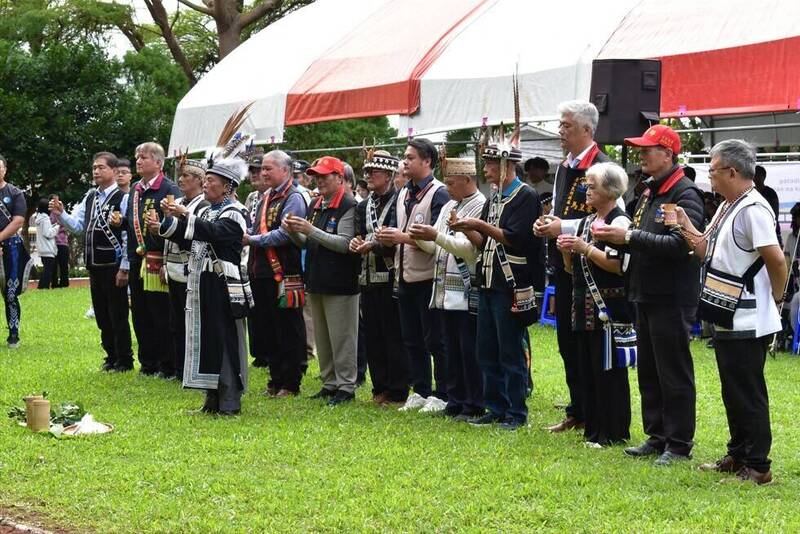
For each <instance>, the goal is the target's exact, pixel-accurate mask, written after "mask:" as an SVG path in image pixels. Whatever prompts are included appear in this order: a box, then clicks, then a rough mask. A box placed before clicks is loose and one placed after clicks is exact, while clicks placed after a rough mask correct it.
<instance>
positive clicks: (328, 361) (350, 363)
mask: <svg viewBox="0 0 800 534" xmlns="http://www.w3.org/2000/svg"><path fill="white" fill-rule="evenodd" d="M307 172H308V175H309V176H313V177H315V178H316V180H317V188H318V189H319V196H318V197H317V198H316V199H315V200H314V201H313V203H312V204H311V206H310V207H309V217H308V219H301V218H299V217H293V216H291V215H290V216H289V217H287V218H286V219H285V220H284V221H283V228H284V229H285V230H287V231H289V232H292V236H293V238H295V239H297V240H298V241H299V242H301V243H304V244H305V247H306V251H307V254H306V265H305V276H304V279H305V284H306V289H307V290H308V296H309V299H310V301H311V315H312V317H313V320H314V326H315V328H314V339H315V341H316V346H317V357H318V358H319V370H320V374H321V375H322V389H320V391H319V392H318V393H317V394H316V395H314V396H313V397H312V398H320V399H326V400H327V401H328V405H329V406H336V405H338V404H341V403H343V402H348V401H351V400H353V399H354V398H355V389H356V376H357V370H356V342H357V338H358V271H359V266H360V264H361V258H360V257H359V256H357V255H356V254H353V253H351V252H350V250H349V247H350V240H351V239H353V237H355V222H354V220H355V207H356V201H355V198H353V195H352V194H350V193H349V192H348V191H347V188H346V186H345V185H344V183H343V181H342V179H343V176H344V174H345V170H344V165H343V164H342V162H341V160H339V159H337V158H334V157H332V156H324V157H321V158H320V159H318V160H317V161H316V163H315V164H314V166H313V167H311V168H309V169H308V171H307Z"/></svg>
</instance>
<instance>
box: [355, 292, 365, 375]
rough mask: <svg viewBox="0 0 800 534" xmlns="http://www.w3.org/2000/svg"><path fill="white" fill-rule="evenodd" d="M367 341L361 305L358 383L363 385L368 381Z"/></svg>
mask: <svg viewBox="0 0 800 534" xmlns="http://www.w3.org/2000/svg"><path fill="white" fill-rule="evenodd" d="M367 364H368V362H367V341H366V334H365V333H364V315H363V313H362V312H361V307H360V305H359V312H358V337H357V338H356V383H357V384H363V383H364V381H365V380H366V379H367Z"/></svg>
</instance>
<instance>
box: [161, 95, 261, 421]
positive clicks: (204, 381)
mask: <svg viewBox="0 0 800 534" xmlns="http://www.w3.org/2000/svg"><path fill="white" fill-rule="evenodd" d="M247 109H248V108H247V107H246V108H245V109H244V111H241V112H239V113H238V114H235V115H234V116H233V117H231V119H229V121H228V123H227V124H226V126H225V128H224V129H223V132H222V134H221V135H220V140H219V142H218V145H220V146H218V148H216V149H215V150H214V151H213V152H212V153H211V154H210V156H209V157H208V161H207V165H208V171H207V173H206V176H205V181H204V183H203V195H204V197H205V200H206V201H207V202H208V203H209V205H208V206H205V207H203V208H200V209H199V210H198V211H197V214H193V213H192V212H191V210H190V209H189V207H188V206H187V205H184V204H183V203H177V202H170V201H169V200H168V199H166V198H165V199H164V200H162V201H161V208H162V209H163V210H164V213H165V215H166V217H165V218H164V220H163V221H162V222H161V225H160V227H159V234H160V235H162V236H163V237H165V238H167V239H171V240H177V239H183V240H185V241H186V242H188V243H190V251H191V252H190V254H189V263H188V269H187V271H188V276H187V284H186V359H185V367H184V372H183V386H184V387H186V388H194V389H203V390H205V391H206V400H205V403H204V404H203V407H202V408H201V411H203V412H206V413H216V414H220V415H235V414H238V413H239V411H240V410H241V398H242V394H243V393H244V390H245V388H246V386H247V349H246V341H245V337H246V332H245V330H246V329H245V325H244V317H245V316H246V315H247V314H248V313H249V310H250V309H251V307H252V295H251V294H250V285H249V282H248V280H247V274H246V269H245V267H244V266H243V265H242V263H243V262H242V257H243V254H242V248H243V247H242V237H243V236H244V234H245V232H246V231H247V214H246V211H245V208H244V206H243V205H241V204H240V203H238V202H236V201H235V200H233V198H234V193H235V191H236V187H237V186H238V185H239V184H240V183H241V181H242V180H244V178H245V177H246V176H247V162H246V161H245V160H244V159H243V158H241V157H240V154H241V153H242V152H243V151H244V149H245V147H246V146H247V144H248V143H249V141H250V137H249V136H244V135H242V134H240V133H236V130H237V129H238V128H239V127H240V126H241V123H242V122H243V120H244V118H245V117H246V112H247Z"/></svg>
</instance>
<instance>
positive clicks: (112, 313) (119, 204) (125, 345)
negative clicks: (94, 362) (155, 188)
mask: <svg viewBox="0 0 800 534" xmlns="http://www.w3.org/2000/svg"><path fill="white" fill-rule="evenodd" d="M116 175H117V158H116V156H114V154H111V153H110V152H100V153H98V154H95V155H94V161H93V163H92V176H93V177H94V183H95V185H96V186H97V187H95V188H92V189H90V190H89V192H88V193H86V195H85V196H84V197H83V200H82V201H81V202H80V204H78V205H77V206H76V207H75V210H74V211H73V212H72V215H70V214H68V213H66V212H65V211H64V205H63V204H62V203H61V201H59V200H58V199H55V198H54V199H52V200H50V211H51V212H52V213H54V214H55V215H56V216H57V217H58V220H59V222H60V223H61V224H62V225H64V226H65V227H66V228H67V229H69V231H70V232H72V233H74V234H85V235H86V238H85V240H84V242H85V246H84V254H85V258H86V268H87V270H88V271H89V288H90V290H91V296H92V307H93V308H94V318H95V321H97V327H98V328H99V329H100V341H101V344H102V346H103V350H104V351H105V352H106V358H105V361H104V362H103V366H102V370H103V371H130V370H131V369H133V352H132V351H131V330H130V327H129V326H128V291H127V287H126V286H125V285H124V284H121V285H118V284H117V283H116V280H117V274H118V272H119V269H120V262H121V260H122V256H123V254H124V251H125V247H126V241H125V239H126V236H125V234H124V233H123V232H122V229H121V228H120V227H119V226H116V227H115V226H112V225H110V224H109V220H110V219H112V218H116V217H124V216H125V213H126V210H127V198H126V195H125V193H124V192H123V191H122V190H121V189H120V188H119V186H118V184H117V181H116Z"/></svg>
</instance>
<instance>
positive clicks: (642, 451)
mask: <svg viewBox="0 0 800 534" xmlns="http://www.w3.org/2000/svg"><path fill="white" fill-rule="evenodd" d="M623 452H625V454H627V455H628V456H635V457H637V458H643V457H645V456H656V455H660V454H661V453H662V452H663V451H661V450H659V449H656V448H655V447H653V446H652V445H650V444H649V443H647V442H646V441H645V442H644V443H642V444H641V445H639V446H638V447H627V448H626V449H624V451H623Z"/></svg>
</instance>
